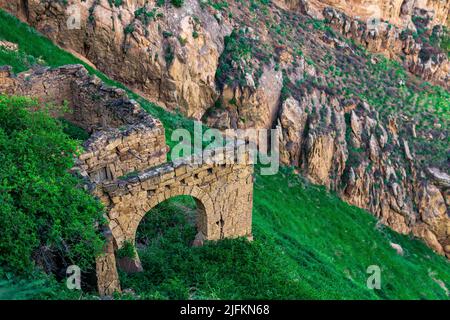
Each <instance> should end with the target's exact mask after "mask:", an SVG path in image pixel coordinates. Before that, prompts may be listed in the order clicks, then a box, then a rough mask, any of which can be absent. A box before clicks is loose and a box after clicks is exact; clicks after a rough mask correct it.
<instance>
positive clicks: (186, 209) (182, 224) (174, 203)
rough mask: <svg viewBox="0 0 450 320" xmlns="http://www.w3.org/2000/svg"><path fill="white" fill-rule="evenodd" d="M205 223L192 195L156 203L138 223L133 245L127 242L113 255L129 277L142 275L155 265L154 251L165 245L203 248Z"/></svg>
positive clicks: (204, 214)
mask: <svg viewBox="0 0 450 320" xmlns="http://www.w3.org/2000/svg"><path fill="white" fill-rule="evenodd" d="M207 220H208V217H207V212H206V209H205V206H204V204H203V202H202V201H201V200H199V199H197V198H195V197H193V196H191V195H178V196H174V197H171V198H169V199H167V200H164V201H161V202H159V203H158V204H157V205H155V206H154V207H153V208H151V209H150V210H149V211H148V212H147V213H145V215H144V216H143V217H142V219H140V221H139V223H138V224H137V227H136V230H135V232H134V237H133V239H134V241H131V240H126V241H125V242H124V243H123V245H122V247H121V248H120V249H118V250H117V251H116V258H117V262H118V266H119V268H120V269H121V270H123V271H125V272H128V273H133V272H140V271H143V270H144V269H145V268H146V265H147V266H149V265H151V264H152V263H154V261H153V260H154V259H153V257H154V254H155V252H154V251H157V250H161V248H164V246H165V243H167V242H176V243H177V244H178V245H179V246H185V247H190V246H200V245H202V244H203V241H204V240H205V239H206V235H207V232H208V231H207ZM142 258H143V259H142ZM152 259H153V260H152Z"/></svg>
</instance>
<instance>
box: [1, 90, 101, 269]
mask: <svg viewBox="0 0 450 320" xmlns="http://www.w3.org/2000/svg"><path fill="white" fill-rule="evenodd" d="M78 149H79V146H78V144H77V142H76V141H75V140H72V139H70V138H69V137H68V136H67V135H66V134H65V133H64V132H63V126H62V124H61V123H60V122H59V121H58V120H56V119H53V118H51V117H50V116H49V114H48V111H45V110H42V108H41V106H40V105H39V104H38V103H37V102H36V101H32V100H30V99H28V98H20V97H6V96H0V163H1V164H2V165H1V166H0V220H1V221H2V223H1V224H0V235H1V239H0V252H1V255H0V267H3V268H4V269H5V270H7V271H11V272H14V273H18V272H22V271H27V270H31V269H33V267H34V265H35V263H37V264H38V265H39V266H41V267H43V268H44V270H46V271H56V270H57V268H58V267H61V266H62V265H63V266H65V265H69V264H76V265H78V266H80V268H82V269H83V270H86V268H89V267H91V266H92V264H93V262H94V257H95V255H96V254H97V253H98V252H99V250H100V249H101V247H102V244H103V242H102V240H101V236H100V235H99V233H98V232H97V229H96V227H95V224H96V223H98V222H100V221H101V219H102V207H101V204H100V203H99V202H98V201H97V200H95V199H94V198H93V197H91V196H90V195H89V194H88V193H86V192H85V191H84V190H83V189H82V188H80V187H79V186H81V182H80V180H79V179H78V178H76V177H74V176H72V175H71V174H69V173H68V170H69V169H70V168H71V167H72V166H73V158H74V155H75V154H76V152H77V150H78Z"/></svg>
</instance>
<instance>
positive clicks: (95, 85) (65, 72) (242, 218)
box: [0, 65, 253, 295]
mask: <svg viewBox="0 0 450 320" xmlns="http://www.w3.org/2000/svg"><path fill="white" fill-rule="evenodd" d="M0 93H3V94H5V93H6V94H15V95H24V96H30V97H34V98H37V99H38V100H40V101H42V102H51V103H54V104H57V105H58V104H63V103H65V102H67V104H68V107H69V111H70V112H64V114H63V117H64V118H65V119H66V120H68V121H70V122H72V123H74V124H77V125H78V126H80V127H82V128H84V129H85V130H87V131H88V132H90V133H91V137H90V138H89V139H88V140H87V141H86V142H85V143H84V144H83V153H82V154H81V155H80V156H79V158H78V159H77V160H76V166H75V168H74V169H73V170H74V171H76V172H78V173H79V174H80V175H81V176H83V177H84V178H85V179H86V181H87V182H88V184H89V187H90V188H89V189H90V190H91V192H92V193H93V194H94V195H95V196H97V197H98V198H99V199H100V200H101V201H102V202H103V203H104V205H105V207H106V208H107V215H106V218H107V220H108V226H107V228H106V229H107V230H106V232H105V234H106V240H107V241H106V245H105V250H104V254H102V255H101V256H99V257H98V258H97V278H98V288H99V293H100V295H111V294H112V293H114V292H115V291H120V282H119V278H118V274H117V268H116V259H115V253H114V252H115V250H116V249H119V248H121V247H122V246H123V244H124V241H125V240H128V241H130V242H131V243H134V242H135V235H136V230H137V228H138V226H139V223H140V221H141V219H142V218H143V217H144V215H145V214H146V213H147V212H148V211H149V210H151V209H152V208H153V207H155V206H156V205H157V204H159V203H161V202H163V201H165V200H167V199H169V198H172V197H175V196H178V195H189V196H192V197H193V198H194V199H195V200H196V202H197V206H198V215H197V228H198V234H197V236H196V238H195V239H193V240H194V245H201V244H202V243H203V241H204V240H220V239H224V238H234V237H247V238H249V239H251V238H252V206H253V175H252V173H253V167H252V165H251V164H249V158H248V156H247V157H244V159H241V157H238V156H237V152H235V147H234V146H233V147H231V148H226V149H222V148H220V149H216V150H213V151H211V152H210V153H208V156H207V157H205V158H203V159H199V158H198V157H192V158H187V159H183V160H180V161H177V162H176V163H173V162H170V163H166V161H167V152H168V146H167V145H166V141H165V131H164V127H163V126H162V124H161V122H160V121H159V120H157V119H154V118H152V117H151V116H150V115H149V114H148V113H146V112H145V111H144V110H143V109H142V108H141V107H140V106H139V104H138V103H136V102H135V101H133V100H130V99H128V97H127V95H126V93H125V91H124V90H121V89H117V88H112V87H108V86H105V85H104V84H103V83H102V82H101V81H100V80H99V79H98V78H97V77H95V76H90V75H89V74H88V73H87V71H86V69H85V68H84V67H83V66H81V65H71V66H64V67H60V68H55V69H49V68H41V69H37V70H31V71H28V72H23V73H20V74H19V75H17V76H15V75H13V74H12V73H11V68H9V67H4V68H1V69H0ZM55 116H59V114H55ZM238 147H239V146H238ZM238 158H239V161H238ZM200 160H201V161H200ZM121 262H122V261H120V260H119V261H118V263H119V265H121V266H125V267H126V268H127V269H128V271H140V270H142V267H141V266H140V262H139V258H136V259H135V260H133V261H127V262H126V263H121Z"/></svg>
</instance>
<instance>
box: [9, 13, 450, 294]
mask: <svg viewBox="0 0 450 320" xmlns="http://www.w3.org/2000/svg"><path fill="white" fill-rule="evenodd" d="M0 39H6V40H9V41H12V42H15V43H18V44H19V47H20V52H19V54H9V53H6V52H1V51H0V65H4V64H9V65H13V66H14V68H15V70H16V71H21V70H24V69H26V68H28V67H29V65H31V64H33V63H36V62H39V63H41V64H45V65H49V66H58V65H63V64H69V63H82V62H81V61H80V60H78V59H76V58H75V57H73V56H72V55H70V54H68V53H66V52H64V51H62V50H61V49H59V48H57V47H56V46H54V45H53V44H52V43H51V42H50V41H48V40H47V39H45V38H44V37H42V36H40V35H38V34H37V33H36V32H34V31H33V30H32V29H31V28H29V27H27V26H26V25H24V24H22V23H20V22H18V21H17V19H15V18H13V17H11V16H10V15H8V14H6V13H4V12H2V11H0ZM24 57H25V58H24ZM86 67H87V68H88V70H89V71H90V72H91V73H94V74H96V75H98V76H99V77H100V78H102V79H103V80H104V81H106V82H107V83H109V84H115V85H118V86H121V85H120V84H117V83H115V82H113V81H111V80H109V79H108V78H106V77H105V76H104V75H103V74H101V73H99V72H98V71H95V70H93V69H92V68H90V67H89V66H86ZM121 87H123V86H121ZM130 94H131V95H132V97H134V98H135V99H137V100H138V101H139V102H140V103H141V104H142V105H143V107H144V108H146V110H148V111H149V112H150V113H152V114H153V115H154V116H156V117H158V118H160V119H161V121H162V122H163V123H164V126H165V127H166V130H167V135H168V136H169V137H170V133H171V130H173V129H174V128H177V127H184V128H187V129H192V122H191V121H189V120H187V119H185V118H183V117H181V116H180V115H174V114H172V113H168V112H166V111H164V110H163V109H161V108H159V107H157V106H155V105H154V104H151V103H149V102H147V101H146V100H144V99H142V98H141V97H139V96H137V95H136V94H134V93H130ZM193 211H194V208H193V207H192V203H191V202H190V201H188V200H186V199H174V200H173V201H171V202H168V203H165V204H162V206H160V207H158V208H157V209H154V210H153V211H152V212H151V213H150V214H148V215H147V217H146V221H145V222H144V223H143V225H142V226H141V227H140V237H141V238H143V239H144V240H146V242H147V246H146V247H145V248H141V249H139V253H140V258H141V260H142V262H143V265H144V268H145V272H143V273H140V274H135V275H121V277H122V284H123V287H124V288H127V287H131V288H133V289H134V290H135V291H136V293H137V294H138V295H139V296H141V297H142V298H193V299H200V298H221V299H225V298H228V299H231V298H233V299H241V298H299V299H315V298H320V299H324V298H338V299H385V298H388V299H446V298H448V296H447V295H446V292H445V290H444V289H443V288H442V287H441V285H439V283H438V282H439V281H441V282H442V283H441V284H443V285H445V286H446V287H447V288H450V268H449V263H448V261H447V260H446V259H444V258H442V257H440V256H437V255H436V254H434V253H433V252H432V251H431V250H430V249H428V248H427V247H426V246H425V245H424V244H422V243H421V242H419V241H417V240H412V239H410V238H408V237H406V236H401V235H398V234H395V233H394V232H391V231H389V230H387V229H385V228H383V227H381V226H379V225H377V223H376V220H375V218H374V217H372V216H371V215H370V214H369V213H367V212H365V211H363V210H361V209H358V208H355V207H351V206H349V205H347V204H345V203H344V202H342V201H340V200H339V199H338V198H337V196H335V195H333V194H330V193H327V192H326V191H325V190H323V189H322V188H319V187H316V186H312V185H309V184H307V183H306V182H303V181H302V180H301V178H300V177H298V176H296V175H294V174H292V173H291V172H290V171H289V170H288V169H283V170H282V172H280V173H279V174H277V175H275V176H257V179H256V183H255V193H254V212H253V213H254V214H253V216H254V219H253V228H254V237H255V240H254V241H253V242H252V243H249V242H247V241H245V240H239V239H238V240H225V241H221V242H218V243H210V244H208V245H206V246H204V247H201V248H191V247H190V246H189V242H190V241H191V240H192V237H193V235H194V234H195V230H194V229H193V227H192V226H191V225H190V224H189V223H185V222H186V213H192V212H193ZM145 235H146V236H145ZM145 238H148V239H145ZM390 241H392V242H394V243H397V244H400V245H401V246H402V247H403V249H404V251H405V254H404V256H400V255H398V254H397V253H396V252H395V250H394V249H392V248H391V247H390V245H389V242H390ZM370 265H378V266H379V267H380V268H381V270H382V274H381V290H370V289H368V288H367V287H366V279H367V277H368V276H369V275H368V274H367V273H366V270H367V267H368V266H370ZM122 298H127V296H122Z"/></svg>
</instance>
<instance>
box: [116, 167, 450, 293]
mask: <svg viewBox="0 0 450 320" xmlns="http://www.w3.org/2000/svg"><path fill="white" fill-rule="evenodd" d="M274 197H276V199H277V201H274ZM280 203H282V204H283V207H282V208H283V209H282V210H280V205H279V204H280ZM300 203H301V205H299V204H300ZM195 214H196V212H195V202H194V201H193V199H192V198H190V197H179V198H173V199H171V200H169V201H166V202H163V203H161V204H160V205H158V206H157V207H155V208H154V209H152V210H151V211H150V212H149V213H147V215H146V216H145V217H144V220H143V221H142V222H141V225H140V226H139V229H138V234H137V247H138V253H139V257H140V259H141V261H142V263H143V268H144V272H143V273H137V274H125V273H121V281H122V287H123V288H132V289H134V290H135V292H136V295H137V296H138V297H140V298H143V299H147V298H150V299H446V298H448V297H447V296H446V293H445V290H444V289H443V288H442V287H440V286H439V284H438V283H437V282H435V280H433V277H434V278H435V279H439V280H441V281H443V283H444V284H445V285H446V287H447V288H448V287H449V286H450V273H449V269H448V262H447V261H446V260H445V258H442V257H439V256H437V255H435V254H433V253H431V252H430V250H429V249H428V248H427V247H426V246H425V245H424V244H423V243H422V242H420V241H418V240H412V239H411V238H409V237H407V236H402V235H398V234H396V233H394V232H392V231H390V230H388V229H386V228H384V227H383V226H381V225H380V224H379V223H377V221H376V219H375V218H374V217H373V216H371V215H370V214H368V213H367V212H365V211H363V210H361V209H358V208H356V207H352V206H349V205H347V204H345V203H344V202H342V201H341V200H339V198H338V197H337V196H335V195H332V194H329V193H328V192H326V190H324V188H320V187H316V186H313V185H309V184H307V183H306V182H305V181H303V180H302V179H301V178H300V177H299V176H298V175H295V174H293V172H292V171H291V170H290V169H288V168H285V169H283V172H281V173H280V174H277V175H275V176H257V179H256V184H255V194H254V213H253V215H254V218H253V231H254V241H253V242H251V243H250V242H248V241H247V240H245V239H238V240H224V241H220V242H210V243H208V244H207V245H205V246H203V247H198V248H193V247H191V246H190V244H191V242H192V240H193V239H194V237H195V234H196V229H195V226H194V224H195ZM390 242H393V243H397V244H400V245H401V246H402V248H403V250H404V251H405V254H404V256H400V255H398V254H397V253H396V251H395V250H394V249H393V248H391V247H390V244H389V243H390ZM371 265H377V266H379V267H380V268H381V272H382V274H381V290H371V289H368V288H367V286H366V281H367V278H368V276H369V274H368V273H367V272H366V271H367V268H368V267H369V266H371ZM412 274H413V275H414V277H411V275H412Z"/></svg>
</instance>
